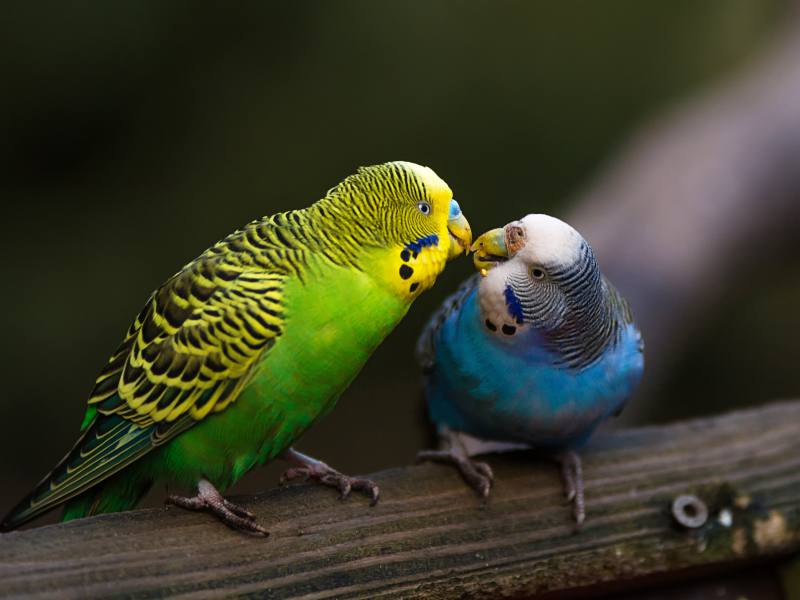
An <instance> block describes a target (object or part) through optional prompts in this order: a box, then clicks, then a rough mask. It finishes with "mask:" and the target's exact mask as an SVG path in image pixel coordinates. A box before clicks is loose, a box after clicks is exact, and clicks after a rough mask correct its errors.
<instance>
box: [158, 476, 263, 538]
mask: <svg viewBox="0 0 800 600" xmlns="http://www.w3.org/2000/svg"><path fill="white" fill-rule="evenodd" d="M164 504H174V505H175V506H180V507H181V508H185V509H187V510H208V511H210V512H211V513H212V514H214V515H215V516H216V517H217V518H218V519H219V520H220V521H222V522H223V523H225V525H227V526H228V527H230V528H232V529H236V530H239V531H249V532H251V533H260V534H262V535H264V536H265V537H266V536H268V535H269V531H267V530H266V529H265V528H264V527H262V526H261V525H259V524H258V523H256V522H255V519H256V516H255V515H254V514H253V513H251V512H250V511H249V510H247V509H246V508H244V507H243V506H239V505H238V504H234V503H233V502H229V501H227V500H225V498H223V497H222V495H221V494H220V493H219V492H218V491H217V488H215V487H214V486H213V485H211V482H210V481H208V480H207V479H201V480H200V482H199V483H198V484H197V495H196V496H193V497H191V498H186V497H184V496H167V499H166V500H164Z"/></svg>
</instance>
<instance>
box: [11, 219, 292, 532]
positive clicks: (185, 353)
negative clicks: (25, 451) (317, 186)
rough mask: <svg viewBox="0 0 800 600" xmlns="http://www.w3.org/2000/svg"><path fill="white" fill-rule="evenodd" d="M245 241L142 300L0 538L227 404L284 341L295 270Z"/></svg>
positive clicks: (202, 260) (270, 249)
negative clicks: (76, 434) (74, 434)
mask: <svg viewBox="0 0 800 600" xmlns="http://www.w3.org/2000/svg"><path fill="white" fill-rule="evenodd" d="M261 225H262V226H263V225H264V223H263V222H262V223H261ZM246 233H247V229H245V230H242V231H241V232H237V234H234V236H237V235H238V237H234V236H230V237H229V238H226V239H225V240H223V241H222V242H220V244H217V246H215V247H213V248H211V249H210V250H209V251H207V252H206V253H205V254H203V255H202V256H201V257H199V258H198V259H196V260H195V261H193V262H192V263H190V264H189V265H187V266H186V267H185V268H184V269H183V270H181V271H180V272H179V273H178V274H176V275H175V276H174V277H173V278H172V279H170V280H169V281H167V282H166V283H165V284H164V285H163V286H161V287H160V288H159V289H158V290H156V292H155V293H154V294H153V295H152V296H151V297H150V299H149V301H148V302H147V305H146V306H145V308H144V310H142V312H141V313H140V314H139V316H138V317H137V318H136V320H135V321H134V323H133V325H132V326H131V327H130V329H129V331H128V333H127V335H126V338H125V341H124V342H123V343H122V344H121V345H120V346H119V348H118V349H117V351H116V352H115V353H114V355H113V356H112V357H111V359H110V360H109V362H108V364H107V365H106V367H105V368H104V369H103V371H102V372H101V374H100V376H99V377H98V379H97V382H96V384H95V387H94V389H93V391H92V393H91V395H90V397H89V409H88V412H87V418H86V421H85V422H84V431H83V435H82V436H81V438H80V439H79V440H78V443H77V444H76V445H75V447H74V448H73V449H72V451H71V452H70V453H69V454H68V455H67V456H66V457H65V458H64V459H63V460H62V461H61V462H60V463H59V465H58V466H57V467H56V468H55V469H54V471H53V472H52V473H51V474H50V475H48V477H46V478H45V479H44V480H43V481H42V482H41V483H40V484H39V485H38V486H37V487H36V488H35V489H34V490H33V492H31V494H29V496H28V497H27V498H26V499H25V500H23V501H22V502H20V503H19V504H18V505H17V507H15V509H14V510H12V512H11V513H10V514H9V515H8V517H6V519H5V520H4V521H3V523H2V525H0V530H9V529H12V528H14V527H17V526H19V525H21V524H22V523H24V522H26V521H29V520H30V519H33V518H35V517H36V516H38V515H39V514H41V513H43V512H45V511H47V510H49V509H50V508H52V507H53V506H55V505H57V504H59V503H61V502H64V501H66V500H68V499H70V498H72V497H74V496H76V495H78V494H80V493H81V492H83V491H84V490H86V489H88V488H89V487H91V486H93V485H95V484H97V483H98V482H100V481H102V480H104V479H106V478H107V477H109V476H111V475H112V474H114V473H116V472H118V471H119V470H120V469H122V468H124V467H126V466H127V465H129V464H131V463H132V462H133V461H135V460H137V459H138V458H140V457H141V456H143V455H144V454H146V453H147V452H149V451H150V450H152V449H153V448H155V447H157V446H158V445H159V444H163V443H164V442H165V441H167V440H169V439H171V438H173V437H174V436H175V435H177V434H179V433H181V432H182V431H185V430H186V429H188V428H189V427H191V426H192V425H194V424H195V423H197V422H198V421H199V420H201V419H203V418H204V417H206V416H207V415H208V414H209V413H211V412H219V411H221V410H223V409H224V408H225V407H226V406H228V405H229V404H230V403H231V402H233V401H235V399H236V397H237V396H238V395H239V392H240V391H241V389H242V387H243V386H244V385H245V384H246V383H247V381H248V380H249V377H250V375H251V372H252V370H253V368H254V367H255V365H256V364H258V362H260V360H261V359H262V358H263V357H264V356H265V354H266V353H268V352H269V349H270V348H271V347H272V346H273V345H274V344H275V342H276V340H278V339H279V337H280V336H281V334H282V333H283V326H284V316H285V314H284V312H285V311H284V307H283V303H282V298H283V297H282V293H283V286H284V283H285V280H286V277H287V276H288V275H291V274H292V271H293V268H296V266H294V265H292V264H290V265H287V261H286V260H285V255H286V252H287V251H286V250H285V249H282V248H280V247H279V246H276V245H270V244H268V243H266V242H261V243H260V244H259V247H256V246H254V245H253V244H254V242H255V240H251V242H250V243H249V242H247V237H246V235H245V234H246ZM233 242H235V245H233ZM232 246H233V247H232ZM298 252H300V251H298V250H294V251H293V255H292V256H293V262H296V261H298V260H300V258H302V257H300V256H299V254H298ZM276 254H277V256H276ZM282 256H283V257H284V260H280V259H281V257H282Z"/></svg>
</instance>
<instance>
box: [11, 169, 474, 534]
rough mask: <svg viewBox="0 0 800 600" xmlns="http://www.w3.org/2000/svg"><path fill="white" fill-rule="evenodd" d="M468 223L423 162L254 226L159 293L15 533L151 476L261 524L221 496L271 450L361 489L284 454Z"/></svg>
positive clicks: (249, 523) (345, 186)
mask: <svg viewBox="0 0 800 600" xmlns="http://www.w3.org/2000/svg"><path fill="white" fill-rule="evenodd" d="M471 238H472V234H471V232H470V229H469V225H468V224H467V222H466V220H465V218H464V216H463V215H462V214H461V210H460V208H459V207H458V203H457V202H456V201H455V200H453V197H452V192H451V191H450V188H449V187H448V186H447V184H446V183H445V182H444V181H442V180H441V179H440V178H439V177H438V176H437V175H436V174H435V173H434V172H433V171H432V170H431V169H428V168H427V167H421V166H419V165H415V164H413V163H408V162H392V163H387V164H383V165H378V166H374V167H366V168H361V169H359V170H358V173H357V174H355V175H352V176H350V177H348V178H346V179H345V180H344V181H342V183H340V184H339V185H338V186H336V187H335V188H333V189H332V190H330V191H329V192H328V194H327V196H326V197H325V198H323V199H322V200H320V201H318V202H316V203H315V204H313V205H312V206H311V207H309V208H307V209H304V210H296V211H290V212H286V213H280V214H278V215H275V216H273V217H267V218H264V219H261V220H258V221H254V222H252V223H250V224H249V225H247V226H245V227H244V228H243V229H240V230H239V231H237V232H235V233H233V234H232V235H229V236H228V237H226V238H225V239H223V240H221V241H220V242H218V243H217V244H215V245H214V246H212V247H211V248H209V249H208V250H207V251H206V252H204V253H203V254H202V255H201V256H200V257H198V258H197V259H195V260H194V261H192V262H191V263H189V264H188V265H186V266H185V267H184V268H183V269H182V270H181V271H180V272H178V273H177V274H176V275H175V276H174V277H172V278H171V279H170V280H169V281H167V282H166V283H165V284H164V285H162V286H161V287H160V288H158V289H157V290H156V291H155V292H154V293H153V295H152V296H151V297H150V299H149V301H148V302H147V304H146V305H145V307H144V310H142V312H141V313H140V314H139V316H138V317H137V318H136V320H135V321H134V323H133V325H132V326H131V327H130V329H129V330H128V333H127V335H126V336H125V340H124V341H123V342H122V344H121V345H120V346H119V348H118V349H117V350H116V352H115V353H114V355H113V356H112V357H111V359H110V360H109V361H108V364H107V365H106V366H105V368H104V369H103V371H102V372H101V373H100V376H99V377H98V378H97V382H96V384H95V387H94V389H93V391H92V393H91V395H90V397H89V406H88V409H87V411H86V417H85V419H84V422H83V427H82V435H81V437H80V439H79V440H78V442H77V444H75V447H74V448H73V449H72V451H71V452H70V453H69V454H67V456H66V457H65V458H64V459H63V460H62V461H61V462H60V463H59V464H58V466H57V467H56V468H55V469H54V470H53V472H52V473H50V474H49V475H48V476H47V477H46V478H45V479H44V480H43V481H42V482H41V483H40V484H39V485H38V486H36V488H35V489H34V490H33V491H32V492H31V493H30V494H29V495H28V496H27V497H26V498H25V499H24V500H22V501H21V502H20V503H19V504H17V506H16V507H14V509H13V510H12V511H11V512H10V513H9V514H8V515H7V516H6V518H5V519H4V520H3V522H2V525H1V526H0V530H2V531H9V530H11V529H14V528H15V527H18V526H19V525H22V524H23V523H25V522H27V521H30V520H31V519H33V518H35V517H37V516H39V515H41V514H42V513H44V512H46V511H48V510H50V509H52V508H54V507H56V506H58V505H59V504H62V503H66V506H65V508H64V512H63V514H62V521H66V520H70V519H75V518H81V517H86V516H89V515H95V514H101V513H109V512H117V511H123V510H132V509H134V508H136V507H138V506H139V505H140V504H141V502H142V500H143V498H144V497H145V495H146V493H147V491H148V490H149V489H150V487H151V486H152V485H153V484H154V483H156V482H163V483H165V484H167V485H168V486H181V487H186V488H193V487H195V486H196V487H197V495H196V496H194V497H191V498H184V497H179V496H170V497H169V499H168V502H171V503H173V504H176V505H179V506H183V507H185V508H189V509H204V510H208V511H211V512H212V513H214V514H215V515H217V516H218V517H219V518H220V520H222V521H223V522H224V523H226V524H227V525H229V526H231V527H233V528H236V529H242V530H248V531H252V532H258V533H263V534H266V533H267V531H266V529H265V528H264V527H262V526H260V525H258V524H257V523H256V522H255V519H254V517H253V515H252V514H250V513H249V512H248V511H247V510H245V509H244V508H242V507H240V506H237V505H235V504H232V503H230V502H228V501H227V500H225V499H224V498H223V497H222V496H221V495H220V492H222V491H224V490H225V489H226V488H228V487H229V486H230V485H231V484H232V483H233V482H235V481H236V480H237V479H239V478H240V477H241V476H242V475H244V474H245V473H247V472H248V471H250V470H251V469H253V468H255V467H258V466H261V465H263V464H265V463H267V462H269V461H271V460H273V459H274V458H282V459H284V460H286V461H288V462H289V463H291V464H292V467H291V468H290V469H289V470H288V471H287V472H286V473H285V474H284V477H285V478H288V479H291V478H293V477H297V476H301V477H305V478H306V479H309V480H312V481H321V482H323V483H326V484H328V485H333V486H335V487H337V488H338V489H339V490H340V491H341V493H342V496H343V497H346V496H347V494H348V493H349V492H350V490H351V489H360V490H362V491H364V492H365V493H366V494H368V495H370V496H371V497H372V502H373V504H374V503H375V502H376V501H377V500H378V488H377V487H376V486H375V484H374V483H373V482H371V481H369V480H368V479H358V478H351V477H347V476H345V475H343V474H341V473H338V472H337V471H335V470H333V469H331V468H330V467H328V466H327V465H325V464H324V463H321V462H319V461H316V460H314V459H312V458H309V457H306V456H304V455H302V454H300V453H298V452H296V451H295V450H293V449H292V444H293V443H294V442H295V441H296V440H298V439H299V438H300V436H302V435H303V433H304V432H306V431H307V430H308V429H309V428H310V427H311V426H312V425H314V423H316V422H317V421H319V420H320V419H321V418H322V417H324V416H325V415H326V414H327V413H328V411H330V410H331V408H332V407H333V405H334V404H335V403H336V400H337V399H338V398H339V396H340V394H341V393H342V392H343V391H344V390H345V389H346V388H347V386H348V385H350V383H351V382H352V381H353V379H354V378H355V376H356V375H357V374H358V372H359V371H360V370H361V368H362V367H363V366H364V363H365V362H366V360H367V359H368V358H369V356H370V355H371V354H372V352H373V351H374V350H375V349H376V348H377V347H378V345H379V344H380V343H381V342H382V341H383V339H384V338H385V337H386V336H387V335H388V334H389V333H390V332H391V331H392V329H394V327H395V326H396V325H397V324H398V323H399V322H400V320H401V319H402V318H403V316H404V315H405V314H406V312H407V311H408V309H409V307H410V305H411V303H412V302H413V301H414V299H416V298H417V297H418V296H419V295H420V293H422V292H423V291H424V290H426V289H428V288H429V287H431V286H432V285H433V283H434V281H435V280H436V277H437V276H438V275H439V273H441V271H442V269H444V266H445V262H446V261H447V260H449V259H451V258H455V257H456V256H458V255H459V254H460V253H461V252H462V251H464V250H466V249H467V248H469V246H470V244H471V241H472V240H471Z"/></svg>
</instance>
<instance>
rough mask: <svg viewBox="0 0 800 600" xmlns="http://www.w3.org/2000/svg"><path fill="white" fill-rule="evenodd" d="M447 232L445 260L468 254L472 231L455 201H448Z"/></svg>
mask: <svg viewBox="0 0 800 600" xmlns="http://www.w3.org/2000/svg"><path fill="white" fill-rule="evenodd" d="M447 230H448V231H449V232H450V251H449V252H448V253H447V260H453V259H454V258H455V257H456V256H458V255H459V254H461V253H462V252H465V251H466V253H467V254H469V246H470V244H471V243H472V230H471V229H470V228H469V223H467V219H466V218H465V217H464V213H462V212H461V207H460V206H459V205H458V202H456V201H455V200H450V218H449V220H448V221H447Z"/></svg>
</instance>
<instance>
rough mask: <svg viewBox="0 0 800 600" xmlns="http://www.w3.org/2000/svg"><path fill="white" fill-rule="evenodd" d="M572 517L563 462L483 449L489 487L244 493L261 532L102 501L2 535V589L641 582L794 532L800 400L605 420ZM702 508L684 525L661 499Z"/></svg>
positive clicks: (565, 586) (787, 546)
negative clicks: (369, 495)
mask: <svg viewBox="0 0 800 600" xmlns="http://www.w3.org/2000/svg"><path fill="white" fill-rule="evenodd" d="M583 456H584V470H585V480H586V499H587V522H586V524H585V525H584V527H583V529H582V530H581V531H580V532H577V533H576V532H575V531H574V528H573V524H572V521H571V519H570V509H569V508H568V507H565V506H564V498H563V496H562V491H561V489H562V488H561V482H560V481H559V476H558V471H557V469H556V467H555V466H554V465H552V464H551V463H549V462H547V461H544V460H541V459H540V458H537V457H536V456H534V455H533V454H531V453H514V454H509V455H505V456H492V457H490V462H491V464H492V466H493V468H494V469H495V473H496V477H497V479H496V482H495V485H494V489H493V492H492V504H491V505H490V506H489V507H488V508H487V509H485V510H479V509H478V508H477V507H478V499H477V497H476V495H475V494H474V492H473V491H471V490H470V489H469V488H468V487H467V486H466V485H465V483H464V482H463V480H462V479H461V478H460V476H459V475H458V474H457V472H456V471H455V470H454V469H452V468H450V467H448V466H444V465H423V466H418V467H411V468H407V469H395V470H392V471H386V472H383V473H379V474H377V475H375V476H374V478H375V480H376V481H377V482H378V483H379V485H380V486H381V489H382V495H383V498H384V499H383V500H382V501H381V502H380V504H379V505H378V506H377V507H375V508H372V509H370V508H369V507H368V506H367V501H366V500H365V499H364V498H363V497H359V496H354V497H352V498H350V499H349V500H347V501H346V502H339V501H338V500H337V499H336V493H335V492H334V491H333V490H331V489H329V488H324V487H322V486H319V485H297V486H290V487H286V488H282V489H276V490H272V491H270V492H267V493H265V494H261V495H258V496H253V497H245V498H240V499H239V500H240V501H241V502H242V503H243V504H244V505H246V506H247V507H248V508H250V509H251V510H252V511H253V512H255V513H256V514H257V515H258V518H259V521H260V522H261V523H263V524H265V525H267V526H268V527H269V528H270V529H271V531H272V535H271V536H270V537H269V538H268V539H263V538H256V537H250V536H247V535H243V534H240V533H236V532H233V531H231V530H229V529H227V528H226V527H225V526H224V525H222V524H220V523H219V522H217V521H216V520H215V519H214V518H212V517H211V516H209V515H207V514H202V513H189V512H186V511H183V510H180V509H176V508H170V509H159V510H145V511H138V512H133V513H122V514H114V515H104V516H100V517H94V518H91V519H85V520H81V521H73V522H70V523H65V524H61V525H52V526H48V527H42V528H40V529H35V530H31V531H25V532H19V533H12V534H8V535H5V536H3V537H1V538H0V596H2V597H7V596H14V597H25V598H66V597H69V598H74V597H91V598H107V597H124V598H162V597H170V598H186V599H188V598H192V599H200V598H212V597H213V598H218V597H226V598H227V597H259V598H261V597H264V598H289V597H292V598H295V597H302V598H329V597H336V598H364V597H370V596H376V595H381V596H383V597H389V598H399V597H403V598H411V597H425V598H462V597H470V598H489V597H499V596H502V597H522V596H526V595H530V594H534V593H541V592H557V591H560V593H559V594H558V595H559V597H577V596H579V595H581V594H583V593H585V592H586V591H587V590H591V591H592V592H593V593H594V592H597V590H598V586H599V587H600V588H602V589H617V588H619V589H621V588H623V587H625V588H630V587H637V586H642V585H645V584H646V583H648V582H652V581H653V578H654V577H655V578H658V577H659V576H661V577H664V576H666V575H668V576H669V578H670V579H674V577H676V576H679V575H680V574H681V573H683V574H686V573H691V572H697V569H710V568H733V567H735V566H737V565H740V564H742V563H743V562H747V561H754V560H759V559H763V558H764V557H769V556H774V555H777V554H781V553H787V552H790V551H794V550H797V549H800V468H799V467H800V402H788V403H778V404H774V405H771V406H768V407H766V408H762V409H759V410H751V411H745V412H737V413H733V414H730V415H726V416H721V417H716V418H713V419H700V420H696V421H691V422H687V423H681V424H676V425H670V426H664V427H646V428H642V429H636V430H630V431H622V432H616V433H613V434H609V435H607V436H605V437H603V438H601V439H597V440H595V441H594V442H592V443H591V444H590V446H589V448H587V450H586V451H585V452H584V453H583ZM682 494H694V495H696V496H697V497H699V498H700V499H701V500H702V501H703V502H704V503H705V504H706V506H707V507H708V510H709V513H710V517H709V519H708V521H707V522H706V524H705V525H704V526H702V527H700V528H698V529H684V528H682V527H681V526H679V525H678V524H677V523H676V522H675V520H674V518H673V517H672V515H671V513H670V506H671V503H672V501H673V499H674V498H675V497H677V496H679V495H682Z"/></svg>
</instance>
